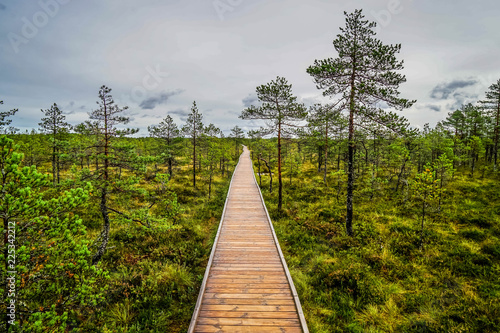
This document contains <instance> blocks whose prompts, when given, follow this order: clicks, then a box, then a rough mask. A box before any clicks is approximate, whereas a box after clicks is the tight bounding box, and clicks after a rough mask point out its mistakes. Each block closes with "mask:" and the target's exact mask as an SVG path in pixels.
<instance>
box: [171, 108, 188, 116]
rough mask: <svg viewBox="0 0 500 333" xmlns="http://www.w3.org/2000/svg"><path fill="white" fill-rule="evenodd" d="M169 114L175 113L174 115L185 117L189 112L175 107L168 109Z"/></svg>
mask: <svg viewBox="0 0 500 333" xmlns="http://www.w3.org/2000/svg"><path fill="white" fill-rule="evenodd" d="M168 113H169V114H175V115H176V116H179V117H187V116H188V115H189V112H188V111H186V110H183V109H175V110H172V111H168Z"/></svg>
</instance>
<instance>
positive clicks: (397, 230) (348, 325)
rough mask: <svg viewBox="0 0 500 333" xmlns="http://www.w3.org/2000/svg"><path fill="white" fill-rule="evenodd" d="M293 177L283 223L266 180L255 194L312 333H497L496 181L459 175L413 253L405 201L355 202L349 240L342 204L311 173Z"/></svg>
mask: <svg viewBox="0 0 500 333" xmlns="http://www.w3.org/2000/svg"><path fill="white" fill-rule="evenodd" d="M300 174H301V177H300V178H298V177H297V178H294V179H293V182H292V185H291V186H290V185H289V184H288V183H287V184H286V186H285V192H284V193H285V194H284V205H283V207H284V210H283V213H282V214H278V211H277V209H276V206H277V195H276V193H269V191H268V183H267V182H268V179H267V178H266V177H263V184H262V192H263V195H264V198H265V200H266V205H267V207H268V209H269V212H270V215H271V218H272V220H273V223H274V226H275V230H276V233H277V236H278V239H279V241H280V245H281V247H282V249H283V251H284V254H285V258H286V260H287V263H288V265H289V267H290V272H291V275H292V277H293V279H294V283H295V285H296V287H297V290H298V293H299V296H300V299H301V302H302V305H303V309H304V312H305V316H306V320H307V322H308V325H309V328H310V331H311V332H316V333H319V332H322V333H323V332H324V333H331V332H499V331H500V237H499V236H500V233H499V230H500V218H499V214H498V213H499V211H500V208H499V207H500V195H499V188H498V186H497V184H498V176H496V175H493V176H492V178H490V179H487V178H484V179H478V178H475V179H471V178H470V177H469V176H468V174H467V172H463V173H461V172H458V173H457V174H456V175H455V179H454V181H453V182H452V183H450V184H449V186H448V188H447V191H446V192H445V194H444V197H443V205H442V209H441V211H440V212H438V211H437V210H434V211H432V212H431V213H430V216H429V219H428V220H427V221H426V224H427V226H426V229H425V230H424V244H423V249H422V250H420V249H419V232H420V229H419V223H418V221H419V211H418V206H417V205H416V204H414V203H413V202H411V200H406V201H405V200H404V198H402V197H401V196H397V195H394V194H393V191H389V190H385V191H384V190H381V191H380V192H379V195H378V196H377V197H375V198H374V199H372V200H370V199H369V198H368V196H363V195H358V196H357V200H356V201H355V219H354V221H355V224H354V233H355V235H354V237H352V238H351V237H347V236H345V229H344V220H345V203H344V201H343V200H344V197H343V196H342V195H340V200H337V199H336V194H337V189H336V188H333V187H331V188H327V187H325V185H324V184H323V182H322V174H320V173H318V172H317V170H316V168H315V167H314V166H312V165H310V164H307V163H306V164H304V165H303V166H302V169H301V171H300ZM330 183H331V184H335V183H334V182H333V181H332V182H330ZM341 192H342V191H341ZM360 193H362V191H358V194H360Z"/></svg>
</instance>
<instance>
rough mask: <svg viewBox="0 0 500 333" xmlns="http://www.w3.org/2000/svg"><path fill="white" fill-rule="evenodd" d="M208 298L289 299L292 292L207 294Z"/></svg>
mask: <svg viewBox="0 0 500 333" xmlns="http://www.w3.org/2000/svg"><path fill="white" fill-rule="evenodd" d="M205 297H206V298H254V299H289V298H291V297H290V292H287V293H282V294H233V293H228V294H223V293H208V292H207V293H205Z"/></svg>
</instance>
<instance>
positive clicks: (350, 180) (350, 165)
mask: <svg viewBox="0 0 500 333" xmlns="http://www.w3.org/2000/svg"><path fill="white" fill-rule="evenodd" d="M353 62H354V63H355V60H354V61H353ZM354 73H355V69H353V72H352V75H351V96H350V103H349V104H350V105H349V147H348V152H347V154H348V160H347V195H346V197H347V198H346V208H347V212H346V221H345V227H346V232H347V235H348V236H352V235H353V231H352V217H353V192H354V93H355V91H354V79H355V76H354Z"/></svg>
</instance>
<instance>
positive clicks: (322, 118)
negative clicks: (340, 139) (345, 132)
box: [307, 104, 343, 184]
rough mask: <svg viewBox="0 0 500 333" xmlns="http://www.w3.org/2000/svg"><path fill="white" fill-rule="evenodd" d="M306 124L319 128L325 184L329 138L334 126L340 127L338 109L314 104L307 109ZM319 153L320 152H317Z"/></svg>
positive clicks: (340, 119)
mask: <svg viewBox="0 0 500 333" xmlns="http://www.w3.org/2000/svg"><path fill="white" fill-rule="evenodd" d="M307 120H308V124H309V126H310V127H311V128H312V129H316V130H319V131H320V132H321V134H322V136H323V149H324V152H323V154H324V155H323V161H322V162H323V166H324V170H323V171H324V173H323V182H324V183H325V184H326V175H327V172H328V171H327V169H328V149H329V144H328V142H329V138H330V135H331V134H332V132H333V131H334V130H335V128H342V127H343V126H342V125H343V118H342V114H341V112H340V110H338V109H335V108H334V107H333V106H332V105H321V104H315V105H313V106H311V107H310V109H309V117H308V119H307ZM318 155H321V154H318Z"/></svg>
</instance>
